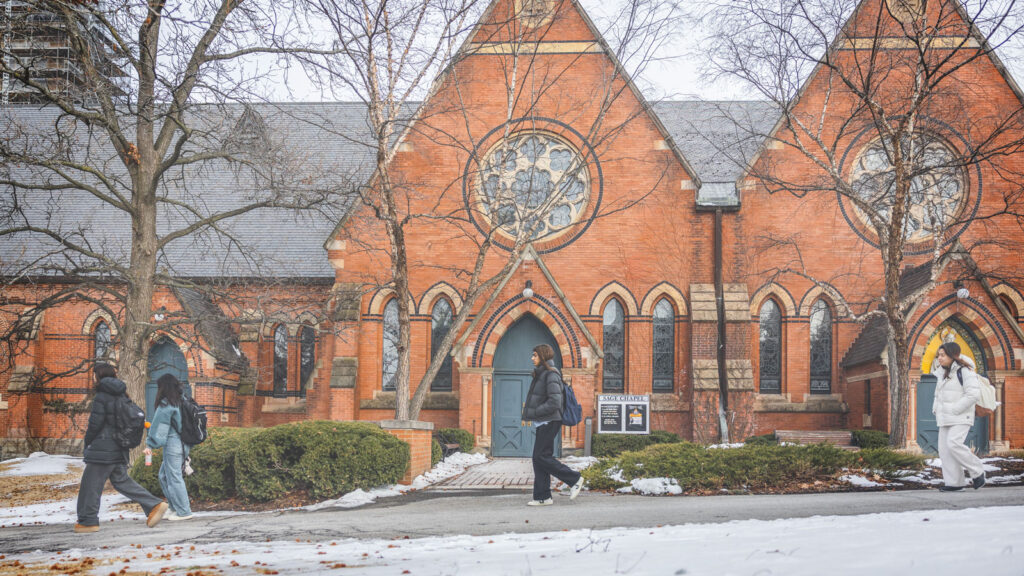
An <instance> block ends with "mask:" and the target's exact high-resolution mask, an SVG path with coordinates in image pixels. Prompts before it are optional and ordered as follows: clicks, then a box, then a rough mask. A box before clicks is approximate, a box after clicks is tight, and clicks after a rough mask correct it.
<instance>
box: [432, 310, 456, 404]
mask: <svg viewBox="0 0 1024 576" xmlns="http://www.w3.org/2000/svg"><path fill="white" fill-rule="evenodd" d="M452 319H453V318H452V305H451V304H449V303H448V301H447V300H445V299H444V298H441V299H440V300H438V301H437V304H434V309H433V310H432V311H431V313H430V357H431V358H434V357H436V356H437V354H438V348H440V346H441V340H444V337H445V335H446V334H448V331H449V330H451V327H452ZM430 389H431V390H438V391H449V390H451V389H452V357H451V355H450V354H445V355H444V363H442V364H441V368H440V369H439V370H438V371H437V376H434V381H433V382H431V383H430Z"/></svg>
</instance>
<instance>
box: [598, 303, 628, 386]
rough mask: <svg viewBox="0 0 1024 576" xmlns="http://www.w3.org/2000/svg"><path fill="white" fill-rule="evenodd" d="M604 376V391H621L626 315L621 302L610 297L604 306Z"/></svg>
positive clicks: (624, 355) (624, 364)
mask: <svg viewBox="0 0 1024 576" xmlns="http://www.w3.org/2000/svg"><path fill="white" fill-rule="evenodd" d="M602 343H603V346H604V368H603V372H604V378H603V384H602V389H603V390H604V391H605V392H622V391H623V390H624V389H625V382H626V377H625V376H626V315H625V313H624V312H623V311H622V304H620V303H619V301H618V300H616V299H614V298H612V299H611V300H609V301H608V303H607V304H605V307H604V330H603V338H602Z"/></svg>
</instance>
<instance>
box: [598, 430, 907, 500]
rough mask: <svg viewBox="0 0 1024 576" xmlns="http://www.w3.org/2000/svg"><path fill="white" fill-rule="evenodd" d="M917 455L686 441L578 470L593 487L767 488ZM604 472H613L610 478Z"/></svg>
mask: <svg viewBox="0 0 1024 576" xmlns="http://www.w3.org/2000/svg"><path fill="white" fill-rule="evenodd" d="M923 461H924V460H923V458H921V457H918V456H913V455H908V454H903V453H900V452H895V451H892V450H888V449H875V450H865V451H862V452H856V453H855V452H847V451H845V450H842V449H840V448H837V447H835V446H832V445H831V444H814V445H801V446H796V445H792V446H779V445H773V444H766V443H761V444H754V445H745V446H742V447H738V448H722V449H714V448H706V447H704V446H700V445H698V444H692V443H690V442H680V443H675V444H660V445H654V446H650V447H648V448H646V449H644V450H641V451H636V452H624V453H623V454H621V455H620V456H619V457H617V458H606V459H603V460H601V462H600V463H599V464H597V465H595V466H591V467H590V468H588V469H586V470H585V471H584V472H583V474H584V477H586V479H587V483H588V484H589V485H590V487H591V488H593V489H614V488H619V487H622V486H625V485H628V482H629V481H630V480H632V479H634V478H675V480H676V482H678V483H679V486H680V487H682V488H683V490H684V491H689V490H722V489H726V490H750V489H753V490H767V489H777V488H782V487H785V486H790V485H792V484H793V483H799V482H813V481H814V480H816V479H819V478H825V477H832V476H835V475H836V474H837V473H839V472H841V471H842V470H843V469H844V468H852V467H857V468H869V469H872V470H873V471H876V472H879V473H881V474H882V475H884V476H887V477H894V476H898V475H899V472H900V470H906V469H914V468H920V467H921V466H922V465H923ZM609 474H613V475H614V474H618V476H619V478H621V481H620V480H613V479H611V478H609V477H608V475H609Z"/></svg>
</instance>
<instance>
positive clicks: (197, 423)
mask: <svg viewBox="0 0 1024 576" xmlns="http://www.w3.org/2000/svg"><path fill="white" fill-rule="evenodd" d="M180 408H181V430H179V431H178V434H179V435H180V436H181V441H182V442H184V443H185V444H188V445H189V446H195V445H196V444H201V443H202V442H203V440H206V438H207V437H209V434H208V433H207V431H206V409H205V408H203V407H202V406H200V405H199V404H197V403H196V401H195V400H193V399H192V398H190V397H189V396H184V397H182V399H181V406H180Z"/></svg>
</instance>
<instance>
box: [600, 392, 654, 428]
mask: <svg viewBox="0 0 1024 576" xmlns="http://www.w3.org/2000/svg"><path fill="white" fill-rule="evenodd" d="M597 419H598V420H597V433H598V434H650V433H651V397H650V396H649V395H647V394H598V396H597Z"/></svg>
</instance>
